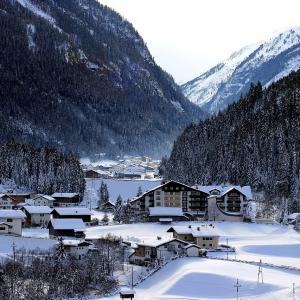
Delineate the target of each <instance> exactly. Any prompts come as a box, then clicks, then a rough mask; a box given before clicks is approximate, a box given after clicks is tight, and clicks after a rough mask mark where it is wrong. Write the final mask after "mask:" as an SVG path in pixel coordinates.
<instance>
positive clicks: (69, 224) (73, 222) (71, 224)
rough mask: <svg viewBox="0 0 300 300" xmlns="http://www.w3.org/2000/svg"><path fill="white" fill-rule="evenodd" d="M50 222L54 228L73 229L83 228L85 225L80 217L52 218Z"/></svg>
mask: <svg viewBox="0 0 300 300" xmlns="http://www.w3.org/2000/svg"><path fill="white" fill-rule="evenodd" d="M50 222H51V224H52V226H53V228H54V229H66V230H68V229H74V230H84V229H85V225H84V223H83V221H82V219H52V220H51V221H50Z"/></svg>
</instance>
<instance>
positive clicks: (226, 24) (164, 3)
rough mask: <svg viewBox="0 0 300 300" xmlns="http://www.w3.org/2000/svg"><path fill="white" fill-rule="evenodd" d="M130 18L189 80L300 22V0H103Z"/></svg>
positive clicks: (169, 67)
mask: <svg viewBox="0 0 300 300" xmlns="http://www.w3.org/2000/svg"><path fill="white" fill-rule="evenodd" d="M99 2H100V3H102V4H106V5H108V6H110V7H112V8H113V9H115V10H116V11H117V12H119V13H120V14H121V15H122V16H123V17H125V18H126V19H127V20H128V21H130V22H131V23H132V24H133V25H134V27H135V28H136V29H137V31H138V32H139V33H140V34H141V36H142V37H143V39H144V40H145V41H146V43H147V46H148V48H149V49H150V52H151V54H152V55H153V56H154V58H155V60H156V62H157V63H158V64H159V65H160V66H161V67H162V68H164V69H165V70H166V71H167V72H169V73H170V74H171V75H173V77H174V78H175V80H176V81H177V82H178V83H184V82H186V81H188V80H191V79H193V78H194V77H196V76H199V75H200V74H201V73H202V72H204V71H206V70H207V69H209V68H210V67H212V66H214V65H215V64H217V63H219V62H220V61H222V60H224V59H226V58H227V57H229V56H230V54H231V53H232V52H234V51H237V50H239V49H240V48H242V47H244V46H246V45H248V44H251V43H254V42H257V41H260V40H264V39H266V38H268V37H270V36H272V35H274V34H275V33H278V32H280V31H283V30H286V29H289V28H291V27H296V26H300V1H299V0H250V1H249V0H247V1H246V0H99Z"/></svg>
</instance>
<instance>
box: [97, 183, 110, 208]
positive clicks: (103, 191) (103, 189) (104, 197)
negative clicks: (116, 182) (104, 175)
mask: <svg viewBox="0 0 300 300" xmlns="http://www.w3.org/2000/svg"><path fill="white" fill-rule="evenodd" d="M108 202H109V193H108V188H107V184H106V183H104V182H103V180H102V182H101V186H100V202H99V207H101V208H104V207H105V204H107V203H108Z"/></svg>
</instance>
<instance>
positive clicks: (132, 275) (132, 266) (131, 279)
mask: <svg viewBox="0 0 300 300" xmlns="http://www.w3.org/2000/svg"><path fill="white" fill-rule="evenodd" d="M131 289H132V290H133V266H131Z"/></svg>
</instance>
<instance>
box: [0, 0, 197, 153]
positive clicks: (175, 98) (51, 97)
mask: <svg viewBox="0 0 300 300" xmlns="http://www.w3.org/2000/svg"><path fill="white" fill-rule="evenodd" d="M0 51H1V55H0V85H1V89H0V105H1V110H0V142H6V141H10V140H13V139H14V140H17V141H19V142H25V143H31V144H34V145H38V146H43V145H50V146H51V147H53V146H54V147H56V148H59V149H61V150H63V151H69V150H71V151H72V152H78V153H80V154H81V155H92V154H99V153H100V152H106V153H107V154H112V155H116V154H124V153H127V154H137V153H138V154H148V155H152V156H156V157H159V156H160V154H161V153H167V152H168V151H169V150H170V149H171V145H172V142H173V140H174V139H175V138H176V136H177V135H178V134H179V133H180V132H181V130H182V129H183V128H184V127H185V126H186V125H187V124H189V123H190V122H192V121H195V120H197V121H198V120H199V119H200V118H201V117H203V113H202V111H201V109H200V108H198V107H196V106H195V105H194V104H192V103H190V102H189V101H188V100H187V99H186V98H185V97H184V96H183V95H182V94H181V92H180V91H179V88H178V86H177V85H176V84H175V83H174V81H173V79H172V78H171V77H170V76H169V75H168V74H166V73H165V72H164V71H163V70H162V69H161V68H160V67H159V66H157V65H156V64H155V62H154V60H153V58H152V57H151V55H150V53H149V51H148V49H147V47H146V45H145V43H144V41H143V39H142V38H141V37H140V36H139V34H138V33H137V32H136V31H135V29H134V28H133V26H132V25H131V24H130V23H128V22H127V21H126V20H124V19H123V18H122V17H121V16H120V15H119V14H117V13H116V12H114V11H113V10H111V9H109V8H108V7H106V6H102V5H101V4H99V2H97V1H96V0H72V1H65V0H2V1H0Z"/></svg>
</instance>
